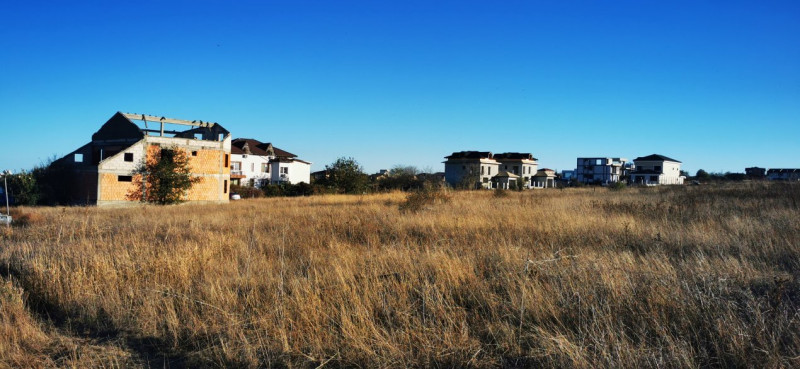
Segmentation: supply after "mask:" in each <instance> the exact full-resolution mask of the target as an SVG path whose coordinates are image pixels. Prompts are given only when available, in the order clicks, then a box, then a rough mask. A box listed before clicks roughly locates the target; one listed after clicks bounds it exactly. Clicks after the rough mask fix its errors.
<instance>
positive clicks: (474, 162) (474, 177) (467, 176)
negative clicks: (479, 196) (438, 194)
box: [444, 151, 500, 188]
mask: <svg viewBox="0 0 800 369" xmlns="http://www.w3.org/2000/svg"><path fill="white" fill-rule="evenodd" d="M445 159H447V160H446V161H445V162H444V178H445V181H446V182H447V184H449V185H450V186H453V187H469V188H480V187H482V188H492V177H494V176H495V175H497V173H499V171H500V170H499V169H498V168H499V166H500V163H499V162H498V161H497V160H495V159H494V155H492V153H491V152H489V151H459V152H454V153H453V154H451V155H448V156H446V157H445Z"/></svg>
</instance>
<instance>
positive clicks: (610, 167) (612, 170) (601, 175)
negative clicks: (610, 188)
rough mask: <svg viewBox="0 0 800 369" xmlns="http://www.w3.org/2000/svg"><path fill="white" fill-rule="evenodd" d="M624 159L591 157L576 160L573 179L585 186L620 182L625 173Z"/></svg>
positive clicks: (626, 160)
mask: <svg viewBox="0 0 800 369" xmlns="http://www.w3.org/2000/svg"><path fill="white" fill-rule="evenodd" d="M627 162H628V159H625V158H607V157H591V158H578V164H577V167H576V169H575V178H576V180H577V181H578V182H581V183H586V184H610V183H614V182H619V181H620V180H622V178H623V176H624V175H625V174H626V173H625V164H626V163H627Z"/></svg>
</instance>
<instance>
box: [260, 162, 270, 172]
mask: <svg viewBox="0 0 800 369" xmlns="http://www.w3.org/2000/svg"><path fill="white" fill-rule="evenodd" d="M261 173H269V164H267V163H261Z"/></svg>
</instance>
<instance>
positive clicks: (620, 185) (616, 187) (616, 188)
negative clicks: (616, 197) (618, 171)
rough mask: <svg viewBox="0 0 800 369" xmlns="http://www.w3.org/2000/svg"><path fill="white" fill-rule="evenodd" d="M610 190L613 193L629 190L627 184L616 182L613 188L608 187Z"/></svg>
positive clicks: (612, 185)
mask: <svg viewBox="0 0 800 369" xmlns="http://www.w3.org/2000/svg"><path fill="white" fill-rule="evenodd" d="M608 188H609V189H610V190H612V191H619V190H624V189H626V188H628V185H626V184H625V182H614V183H613V184H611V186H608Z"/></svg>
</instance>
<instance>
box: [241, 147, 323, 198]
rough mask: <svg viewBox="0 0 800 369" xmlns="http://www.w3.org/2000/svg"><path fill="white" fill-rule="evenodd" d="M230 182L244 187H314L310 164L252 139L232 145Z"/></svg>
mask: <svg viewBox="0 0 800 369" xmlns="http://www.w3.org/2000/svg"><path fill="white" fill-rule="evenodd" d="M231 180H232V181H234V183H237V182H238V184H239V185H242V186H253V187H263V186H266V185H270V184H281V183H289V184H298V183H301V182H304V183H311V163H309V162H307V161H304V160H300V159H297V158H296V157H295V155H294V154H292V153H289V152H286V151H283V150H281V149H278V148H276V147H273V146H272V144H270V143H262V142H260V141H257V140H254V139H251V138H237V139H235V140H233V142H232V144H231Z"/></svg>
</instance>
